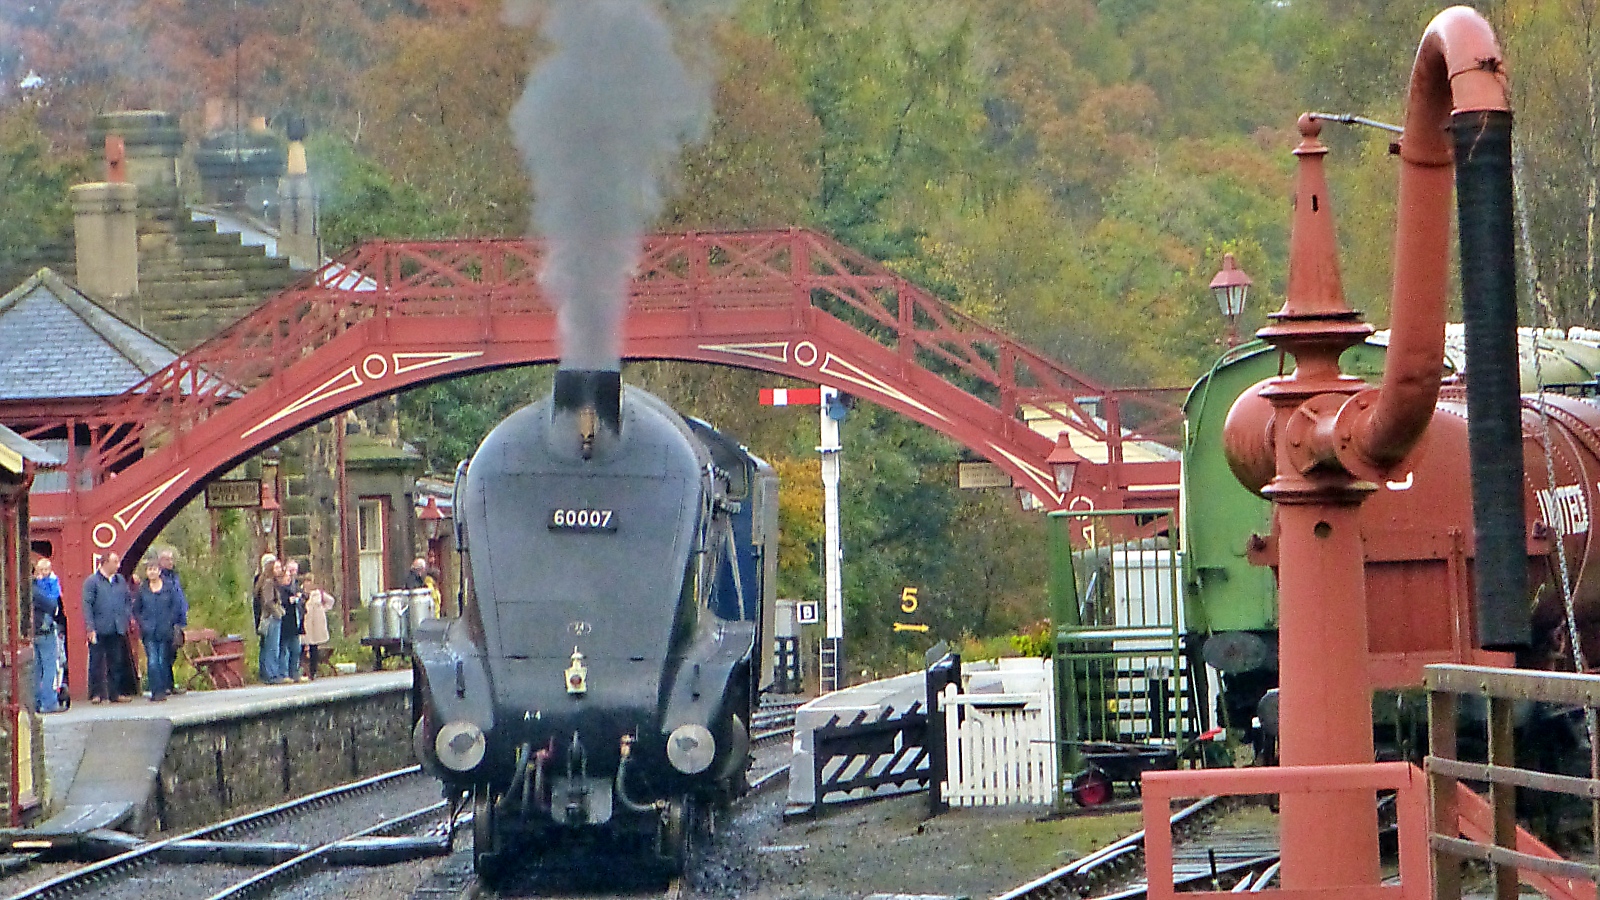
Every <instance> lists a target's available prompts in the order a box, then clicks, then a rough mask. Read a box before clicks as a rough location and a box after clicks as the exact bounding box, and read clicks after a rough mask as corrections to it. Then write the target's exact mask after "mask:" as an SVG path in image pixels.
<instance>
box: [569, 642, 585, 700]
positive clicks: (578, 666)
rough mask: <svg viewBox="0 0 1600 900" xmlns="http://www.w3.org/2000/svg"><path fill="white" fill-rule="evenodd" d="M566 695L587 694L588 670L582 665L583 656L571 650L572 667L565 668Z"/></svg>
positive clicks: (575, 648) (574, 649)
mask: <svg viewBox="0 0 1600 900" xmlns="http://www.w3.org/2000/svg"><path fill="white" fill-rule="evenodd" d="M567 693H569V694H587V693H589V668H588V667H587V666H585V665H584V664H583V654H582V653H580V652H578V648H577V647H573V648H572V665H570V666H567Z"/></svg>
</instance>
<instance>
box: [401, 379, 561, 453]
mask: <svg viewBox="0 0 1600 900" xmlns="http://www.w3.org/2000/svg"><path fill="white" fill-rule="evenodd" d="M551 372H552V370H551V369H550V368H549V367H539V366H524V367H520V368H515V369H502V370H500V371H496V372H484V373H481V374H478V375H469V376H467V377H465V378H456V379H452V380H450V381H441V382H439V383H437V384H432V385H429V386H427V387H425V388H420V389H418V390H414V391H408V392H407V393H405V394H402V395H401V396H400V430H401V432H402V433H404V434H405V435H406V439H407V440H408V441H409V442H410V443H412V444H413V445H415V446H416V447H417V448H418V449H419V450H420V451H421V452H422V455H423V458H424V459H426V460H427V461H428V468H429V470H431V471H434V472H442V473H450V472H454V471H455V469H456V464H457V463H458V462H460V461H461V460H463V459H467V458H469V457H471V456H472V452H473V451H474V450H476V449H477V448H478V444H479V443H480V442H481V441H482V440H483V439H484V437H485V436H487V435H488V434H489V430H490V429H492V428H494V426H496V425H498V424H500V420H501V419H504V418H505V417H506V416H508V415H510V414H511V413H513V412H516V411H517V410H519V409H521V408H522V407H524V406H527V405H528V404H529V403H532V402H534V401H535V400H538V399H539V398H541V397H543V396H544V395H545V394H546V393H548V392H549V390H550V383H551V380H552V378H553V377H554V376H553V375H552V374H551Z"/></svg>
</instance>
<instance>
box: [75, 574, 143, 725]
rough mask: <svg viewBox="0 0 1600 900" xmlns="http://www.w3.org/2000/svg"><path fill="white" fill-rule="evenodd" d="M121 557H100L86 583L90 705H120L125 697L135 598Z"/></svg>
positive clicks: (84, 585) (85, 622) (84, 618)
mask: <svg viewBox="0 0 1600 900" xmlns="http://www.w3.org/2000/svg"><path fill="white" fill-rule="evenodd" d="M121 561H122V560H121V558H120V557H118V556H117V554H115V553H107V554H106V555H105V556H102V557H100V565H99V567H98V568H96V569H95V571H94V574H93V575H90V576H89V577H88V578H87V579H85V580H84V582H83V624H84V630H86V631H87V632H88V633H89V702H90V703H103V702H105V701H107V700H112V701H115V702H118V703H121V702H125V701H127V700H128V699H129V698H128V697H124V696H122V691H121V690H120V688H121V678H120V677H119V676H120V674H121V673H122V670H123V667H124V666H126V665H127V664H128V661H127V659H126V658H125V657H126V655H127V652H128V623H129V622H130V621H131V620H132V619H133V598H132V597H131V596H130V595H129V594H128V581H127V579H125V578H123V577H122V575H121V574H120V573H118V572H117V563H119V562H121Z"/></svg>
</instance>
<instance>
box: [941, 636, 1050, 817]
mask: <svg viewBox="0 0 1600 900" xmlns="http://www.w3.org/2000/svg"><path fill="white" fill-rule="evenodd" d="M1005 662H1007V663H1011V662H1013V661H1012V660H1006V661H1005ZM1016 662H1022V661H1020V660H1019V661H1016ZM1029 662H1039V661H1037V660H1030V661H1029ZM1038 669H1039V671H1038V673H1037V674H1036V675H1035V673H1033V672H1017V671H1011V672H1007V673H1006V674H1007V675H1008V676H1009V677H1007V678H1006V681H1007V682H1009V683H1010V684H1008V686H1010V685H1016V686H1017V687H1020V688H1024V690H1020V691H1014V692H1011V693H966V694H958V693H956V691H955V688H954V687H950V688H946V690H945V693H944V695H943V696H941V697H940V698H939V707H940V711H941V712H942V713H943V715H944V717H945V746H946V752H947V754H948V755H947V757H946V759H947V760H948V767H949V779H948V781H946V783H945V788H944V796H945V799H946V801H947V802H948V803H949V804H950V805H951V806H1007V805H1013V804H1032V805H1045V804H1049V803H1050V802H1051V795H1052V792H1053V791H1054V790H1055V785H1056V757H1055V740H1056V737H1055V717H1054V716H1053V715H1052V714H1051V710H1052V709H1054V708H1055V707H1054V703H1053V701H1052V697H1051V694H1052V693H1053V691H1052V690H1051V682H1050V679H1049V678H1047V677H1045V675H1046V673H1047V672H1048V669H1046V668H1044V666H1043V665H1042V664H1041V665H1040V666H1039V667H1038ZM1033 687H1037V689H1036V690H1026V688H1033Z"/></svg>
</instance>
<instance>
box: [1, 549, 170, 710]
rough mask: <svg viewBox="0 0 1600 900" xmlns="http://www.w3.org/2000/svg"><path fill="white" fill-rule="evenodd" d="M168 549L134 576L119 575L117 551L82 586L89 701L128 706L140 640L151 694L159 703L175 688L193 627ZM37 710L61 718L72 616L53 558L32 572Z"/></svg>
mask: <svg viewBox="0 0 1600 900" xmlns="http://www.w3.org/2000/svg"><path fill="white" fill-rule="evenodd" d="M173 559H174V557H173V553H172V551H171V550H163V551H161V553H159V554H158V555H157V556H155V557H153V558H151V559H148V560H146V561H145V563H144V565H142V566H140V567H139V569H137V570H136V571H135V572H134V574H133V576H132V578H131V579H130V578H124V577H123V576H122V574H121V573H120V572H118V571H117V569H118V565H119V564H120V563H121V562H122V559H121V557H119V556H118V555H117V554H116V553H106V554H105V555H104V556H102V557H100V560H99V562H98V564H97V565H96V566H95V571H94V574H92V575H90V576H89V577H88V578H87V579H85V580H84V583H83V625H84V632H85V636H86V638H87V640H88V642H89V701H90V702H91V703H105V702H113V703H123V702H127V701H128V700H130V699H132V695H134V694H137V693H138V692H139V675H138V669H137V666H136V663H135V660H134V655H135V651H134V641H135V640H137V641H138V646H139V647H142V648H143V651H144V657H145V681H146V689H147V690H148V691H149V693H150V699H151V700H153V701H162V700H165V699H167V697H168V695H170V694H172V693H173V692H174V690H175V689H176V687H175V685H174V683H173V678H172V665H173V662H174V655H175V654H176V652H177V648H178V647H179V646H182V644H183V629H184V627H185V626H187V625H188V624H189V601H188V598H187V597H185V596H184V593H183V584H182V582H181V581H180V580H179V578H178V572H177V570H176V568H175V567H174V562H173ZM32 613H33V617H32V625H33V652H34V674H35V685H34V708H35V709H36V710H37V711H38V712H41V713H53V712H60V711H61V709H62V708H63V704H62V700H63V694H64V693H65V690H64V686H63V676H64V671H63V670H64V668H65V666H64V660H65V654H66V640H65V638H66V630H67V615H66V609H65V605H64V604H63V602H62V597H61V581H60V579H59V578H58V577H57V576H56V574H55V572H54V571H53V569H52V566H51V563H50V560H49V558H48V557H46V558H41V559H40V560H39V561H38V562H36V563H35V564H34V567H33V602H32Z"/></svg>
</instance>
